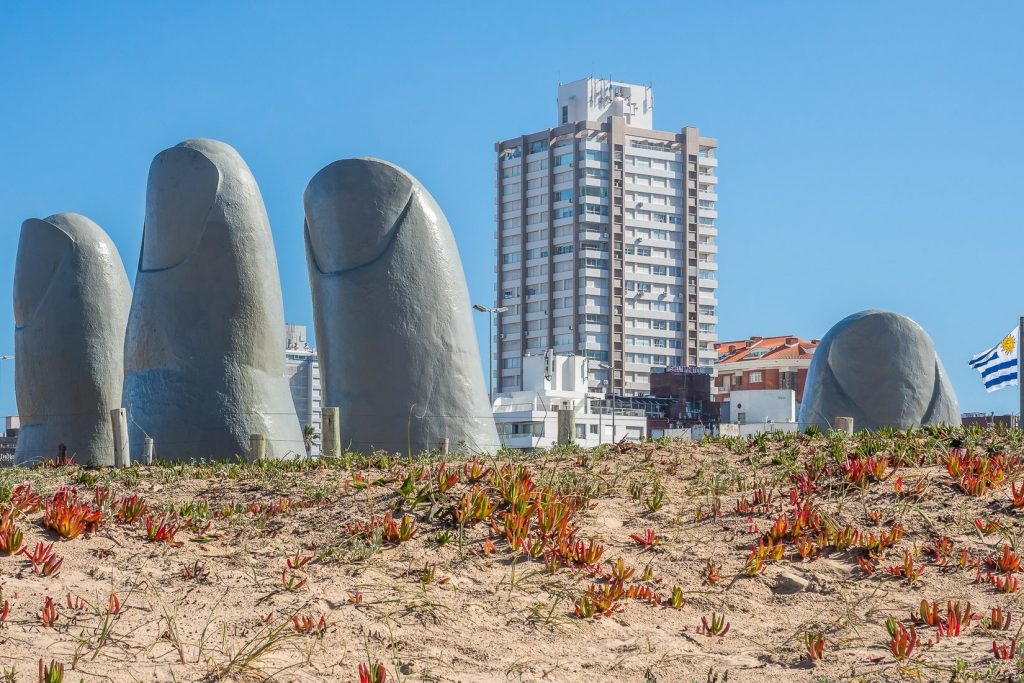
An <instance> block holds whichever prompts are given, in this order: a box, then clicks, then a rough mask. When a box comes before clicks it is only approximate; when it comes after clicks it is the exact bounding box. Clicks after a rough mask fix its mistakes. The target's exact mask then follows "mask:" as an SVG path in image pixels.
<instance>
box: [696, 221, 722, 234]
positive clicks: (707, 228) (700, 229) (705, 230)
mask: <svg viewBox="0 0 1024 683" xmlns="http://www.w3.org/2000/svg"><path fill="white" fill-rule="evenodd" d="M697 234H698V235H706V236H708V237H714V236H715V235H717V234H718V228H716V227H715V226H713V225H703V224H698V225H697Z"/></svg>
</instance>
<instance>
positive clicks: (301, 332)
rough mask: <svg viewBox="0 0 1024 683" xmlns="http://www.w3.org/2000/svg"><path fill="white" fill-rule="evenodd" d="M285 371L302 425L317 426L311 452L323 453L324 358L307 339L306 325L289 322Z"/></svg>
mask: <svg viewBox="0 0 1024 683" xmlns="http://www.w3.org/2000/svg"><path fill="white" fill-rule="evenodd" d="M285 374H286V376H287V377H288V387H289V389H291V392H292V403H294V404H295V413H296V415H297V416H298V418H299V425H300V426H302V427H303V428H305V426H306V425H312V426H313V433H314V434H316V435H317V439H316V440H315V441H314V443H313V445H312V448H311V450H310V453H311V454H312V455H319V454H320V439H319V436H320V434H321V433H322V432H321V410H322V409H323V406H322V402H323V399H322V394H321V387H320V362H319V361H318V360H317V357H316V350H315V349H313V348H312V347H311V346H310V345H309V343H308V341H307V340H306V326H305V325H285Z"/></svg>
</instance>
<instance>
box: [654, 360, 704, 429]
mask: <svg viewBox="0 0 1024 683" xmlns="http://www.w3.org/2000/svg"><path fill="white" fill-rule="evenodd" d="M711 372H712V368H709V367H701V366H689V367H670V368H657V369H655V371H654V372H652V373H651V395H652V396H656V397H658V398H668V399H672V402H671V403H670V404H669V405H668V406H666V408H665V409H664V410H663V411H662V414H661V415H659V416H658V417H655V418H649V419H648V420H647V427H648V429H649V430H650V431H651V433H652V434H653V433H654V432H655V430H665V429H683V428H685V427H692V426H694V425H703V426H705V427H713V426H714V425H717V424H718V420H719V404H718V403H716V402H715V400H714V399H713V398H712V395H711V380H712V377H711Z"/></svg>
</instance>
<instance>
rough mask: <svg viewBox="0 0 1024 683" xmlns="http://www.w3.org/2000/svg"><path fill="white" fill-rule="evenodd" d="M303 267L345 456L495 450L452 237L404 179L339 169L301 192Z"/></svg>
mask: <svg viewBox="0 0 1024 683" xmlns="http://www.w3.org/2000/svg"><path fill="white" fill-rule="evenodd" d="M305 211H306V228H305V235H306V258H307V262H308V265H309V279H310V288H311V289H312V292H313V313H314V319H315V324H316V341H317V348H318V352H319V355H320V365H321V373H322V377H323V383H324V392H325V395H326V405H331V406H338V407H339V408H340V414H341V415H340V422H341V425H340V432H341V444H342V447H350V448H353V449H357V450H362V451H368V450H371V449H374V448H380V449H386V450H389V451H398V452H402V453H405V452H407V451H411V452H412V453H414V454H415V453H418V452H421V451H423V450H427V449H432V448H436V447H437V445H438V443H440V442H441V440H442V439H443V438H446V437H447V438H448V439H449V443H450V444H451V445H452V448H453V449H454V448H458V447H460V446H465V447H468V448H469V449H472V450H479V451H493V450H495V449H496V448H497V447H498V436H497V432H496V430H495V427H494V420H493V418H492V417H491V409H490V405H489V403H488V399H487V390H486V388H485V385H484V377H483V371H482V369H481V364H480V354H479V351H478V347H477V340H476V331H475V328H474V327H473V319H472V310H471V304H470V301H469V293H468V291H467V289H466V280H465V275H464V273H463V270H462V262H461V260H460V259H459V252H458V249H457V247H456V245H455V239H454V237H453V236H452V232H451V228H450V227H449V226H448V221H447V220H446V219H445V216H444V213H443V212H442V211H441V208H440V207H439V206H438V205H437V203H436V202H435V201H434V199H433V197H431V196H430V193H429V192H427V190H426V188H424V187H423V185H421V184H420V183H419V182H418V181H417V180H416V179H415V178H413V177H412V176H411V175H410V174H409V173H407V172H405V171H404V170H402V169H401V168H398V167H397V166H395V165H393V164H390V163H387V162H385V161H380V160H378V159H368V158H363V159H345V160H342V161H336V162H334V163H332V164H330V165H328V166H327V167H325V168H324V169H322V170H321V171H320V172H319V173H317V174H316V175H315V176H314V177H313V179H312V180H311V181H310V183H309V186H308V187H307V188H306V193H305Z"/></svg>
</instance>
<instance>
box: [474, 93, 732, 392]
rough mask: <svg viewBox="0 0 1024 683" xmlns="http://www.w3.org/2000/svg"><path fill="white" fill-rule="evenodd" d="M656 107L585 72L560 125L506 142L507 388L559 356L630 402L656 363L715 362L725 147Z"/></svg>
mask: <svg viewBox="0 0 1024 683" xmlns="http://www.w3.org/2000/svg"><path fill="white" fill-rule="evenodd" d="M652 112H653V93H652V91H651V88H650V87H648V86H642V85H630V84H628V83H619V82H617V81H609V80H605V79H601V78H586V79H583V80H580V81H574V82H572V83H567V84H565V85H559V87H558V108H557V116H558V119H557V121H558V125H557V126H556V127H554V128H549V129H547V130H543V131H540V132H537V133H532V134H529V135H522V136H520V137H517V138H512V139H510V140H505V141H504V142H499V143H498V144H497V145H495V150H496V152H497V157H498V158H497V227H498V229H497V233H496V238H497V243H498V245H497V249H496V254H497V261H498V263H497V267H496V272H497V285H496V290H497V291H496V299H497V306H499V307H507V309H508V310H507V311H505V312H504V313H502V314H500V315H499V316H498V317H497V328H496V330H495V331H496V335H495V337H496V341H495V348H494V350H493V351H494V354H495V382H494V384H495V391H496V392H512V391H518V390H521V389H522V386H523V385H522V368H521V364H522V358H523V356H524V355H526V354H530V353H542V352H543V351H544V350H545V349H549V348H550V349H553V350H554V351H555V352H556V353H574V354H579V355H584V356H586V357H588V358H590V359H591V360H592V361H597V362H591V363H590V364H589V368H590V373H589V374H590V376H589V382H590V388H591V390H594V391H603V392H606V393H614V394H624V395H644V394H647V393H648V392H649V389H650V383H649V380H648V377H649V374H650V370H651V367H652V366H660V367H664V366H706V367H710V366H712V365H713V364H714V362H715V360H716V358H717V356H716V353H715V342H716V341H717V339H718V337H717V332H716V326H717V322H718V317H717V315H718V313H717V306H718V300H717V298H716V289H717V286H718V285H717V271H718V264H717V263H716V262H715V254H716V253H717V251H718V247H717V246H716V245H715V236H716V235H717V234H718V229H717V227H716V225H715V223H716V218H717V216H718V214H717V210H716V204H717V201H718V195H717V193H716V185H717V182H718V179H717V177H716V175H715V172H716V168H717V166H718V160H717V159H716V158H715V150H716V148H717V146H718V142H717V141H716V140H715V139H713V138H706V137H702V136H701V135H700V133H699V132H698V130H697V128H694V127H689V126H688V127H684V128H682V129H680V130H679V131H678V132H665V131H658V130H654V129H653V116H652Z"/></svg>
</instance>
